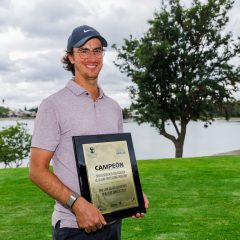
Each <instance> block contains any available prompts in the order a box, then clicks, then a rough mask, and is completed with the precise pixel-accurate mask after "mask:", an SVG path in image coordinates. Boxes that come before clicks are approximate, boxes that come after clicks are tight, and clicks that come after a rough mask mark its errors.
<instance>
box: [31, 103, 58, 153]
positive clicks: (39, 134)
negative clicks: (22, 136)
mask: <svg viewBox="0 0 240 240" xmlns="http://www.w3.org/2000/svg"><path fill="white" fill-rule="evenodd" d="M59 141H60V126H59V121H58V118H57V114H56V109H55V106H54V104H53V103H52V102H51V101H50V100H49V99H45V100H43V102H42V103H41V105H40V106H39V109H38V112H37V116H36V118H35V121H34V130H33V136H32V144H31V147H37V148H42V149H45V150H48V151H55V149H56V148H57V146H58V144H59Z"/></svg>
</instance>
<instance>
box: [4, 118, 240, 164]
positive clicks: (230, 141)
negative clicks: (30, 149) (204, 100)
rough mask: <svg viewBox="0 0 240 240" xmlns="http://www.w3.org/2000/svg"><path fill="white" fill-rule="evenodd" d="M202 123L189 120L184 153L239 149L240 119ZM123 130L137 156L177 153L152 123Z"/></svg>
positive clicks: (8, 122) (132, 124) (10, 122)
mask: <svg viewBox="0 0 240 240" xmlns="http://www.w3.org/2000/svg"><path fill="white" fill-rule="evenodd" d="M19 122H25V123H27V124H28V128H29V132H30V133H32V131H33V120H32V119H29V120H20V121H19ZM13 124H16V120H1V121H0V129H1V128H2V127H3V126H10V125H13ZM203 125H204V123H202V122H190V123H189V124H188V128H187V134H186V140H185V145H184V153H183V156H184V157H195V156H208V155H214V154H218V153H222V152H228V151H232V150H237V149H240V141H239V140H240V137H239V135H240V119H238V120H232V121H229V122H227V121H225V120H216V121H214V122H213V124H212V125H210V126H209V127H208V128H204V127H203ZM124 131H125V132H130V133H131V135H132V139H133V145H134V148H135V154H136V158H137V159H159V158H173V157H174V156H175V148H174V145H173V143H172V142H171V141H170V140H168V139H166V138H164V137H163V136H161V135H159V134H158V131H157V130H156V129H155V128H153V127H151V126H150V125H149V124H141V125H138V124H137V123H135V122H126V123H124ZM168 131H169V132H172V133H173V132H174V130H173V127H171V126H168ZM0 167H2V166H1V165H0Z"/></svg>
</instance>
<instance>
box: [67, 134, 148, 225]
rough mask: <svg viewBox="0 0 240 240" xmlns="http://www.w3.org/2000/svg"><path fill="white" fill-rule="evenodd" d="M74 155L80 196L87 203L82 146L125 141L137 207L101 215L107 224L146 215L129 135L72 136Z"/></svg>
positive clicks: (85, 171)
mask: <svg viewBox="0 0 240 240" xmlns="http://www.w3.org/2000/svg"><path fill="white" fill-rule="evenodd" d="M72 140H73V146H74V153H75V159H76V165H77V171H78V178H79V185H80V192H81V195H82V196H83V197H84V198H85V199H86V200H87V201H89V202H91V195H90V190H89V184H88V177H87V169H86V164H85V156H84V152H83V144H88V143H101V142H115V141H126V142H127V146H128V152H129V158H130V162H131V167H132V172H133V179H134V185H135V190H136V195H137V198H138V206H137V207H133V208H128V209H123V210H118V211H114V212H111V213H106V214H103V216H104V218H105V220H106V221H107V222H111V221H113V220H117V219H122V218H126V217H130V216H132V215H135V214H136V213H146V208H145V206H144V198H143V194H142V187H141V182H140V178H139V173H138V168H137V162H136V157H135V152H134V148H133V143H132V137H131V134H130V133H118V134H100V135H85V136H73V137H72Z"/></svg>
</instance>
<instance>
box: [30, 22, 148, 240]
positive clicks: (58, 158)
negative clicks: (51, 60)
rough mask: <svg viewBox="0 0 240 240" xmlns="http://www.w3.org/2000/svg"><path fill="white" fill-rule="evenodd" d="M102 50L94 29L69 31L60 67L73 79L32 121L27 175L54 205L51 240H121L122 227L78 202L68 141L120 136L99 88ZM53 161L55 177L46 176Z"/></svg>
mask: <svg viewBox="0 0 240 240" xmlns="http://www.w3.org/2000/svg"><path fill="white" fill-rule="evenodd" d="M103 47H107V41H106V40H105V38H103V37H102V36H101V35H100V33H99V32H98V31H96V30H95V29H94V28H92V27H89V26H86V25H84V26H80V27H77V28H75V29H74V30H73V32H72V34H71V35H70V37H69V39H68V44H67V53H66V55H65V57H64V58H63V63H64V64H65V69H67V70H69V71H71V72H72V73H73V75H74V77H73V79H72V80H70V81H69V82H68V84H67V86H66V87H65V88H63V89H62V90H60V91H58V92H57V93H55V94H53V95H51V96H50V97H48V98H46V99H45V100H43V102H42V103H41V105H40V107H39V110H38V114H37V117H36V119H35V126H34V132H33V138H32V151H31V161H30V170H29V175H30V179H31V180H32V181H33V182H34V183H35V184H37V185H38V186H39V187H40V188H41V189H42V190H43V191H45V192H46V193H47V194H49V195H50V196H51V197H53V198H54V199H55V200H56V204H55V207H54V212H53V215H52V226H53V239H55V240H62V239H72V240H74V239H99V240H100V239H101V240H104V239H114V240H118V239H121V222H120V221H116V222H113V223H112V224H107V223H106V221H105V219H104V217H103V216H102V214H101V213H100V211H99V210H98V209H97V208H96V207H95V206H94V205H92V204H91V203H89V202H88V201H86V200H85V199H84V198H83V197H81V196H80V189H79V183H78V176H77V169H76V163H75V157H74V151H73V145H72V136H79V135H92V134H108V133H109V134H110V133H121V132H122V131H123V123H122V112H121V108H120V107H119V105H118V104H117V103H116V102H115V101H114V100H112V99H111V98H109V97H107V96H106V95H105V93H104V92H103V90H102V89H101V87H99V85H98V75H99V72H100V71H101V68H102V65H103V53H104V49H103ZM51 160H52V164H53V169H54V173H52V172H51V171H50V170H49V164H50V161H51ZM144 199H145V205H146V207H148V201H147V199H146V197H145V196H144ZM142 216H143V213H138V214H136V216H134V217H142Z"/></svg>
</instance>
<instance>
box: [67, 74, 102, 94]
mask: <svg viewBox="0 0 240 240" xmlns="http://www.w3.org/2000/svg"><path fill="white" fill-rule="evenodd" d="M66 87H67V88H68V89H69V90H71V91H72V92H73V93H74V94H75V95H81V94H83V93H87V90H86V89H84V88H83V87H82V86H80V85H79V84H77V83H76V82H75V81H74V79H71V80H69V81H68V83H67V86H66ZM98 89H99V97H98V98H103V96H104V95H105V94H104V92H103V90H102V88H101V87H99V86H98Z"/></svg>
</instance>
